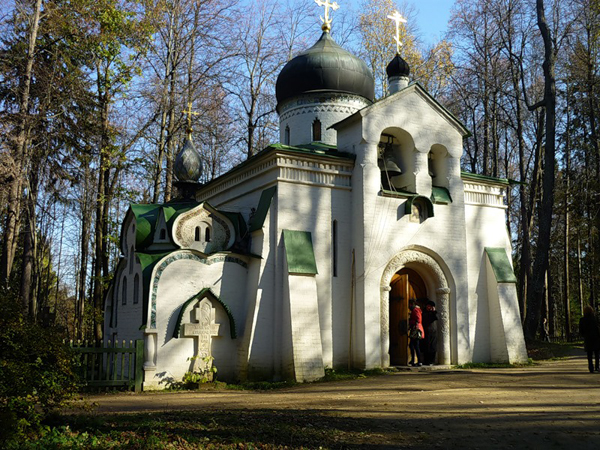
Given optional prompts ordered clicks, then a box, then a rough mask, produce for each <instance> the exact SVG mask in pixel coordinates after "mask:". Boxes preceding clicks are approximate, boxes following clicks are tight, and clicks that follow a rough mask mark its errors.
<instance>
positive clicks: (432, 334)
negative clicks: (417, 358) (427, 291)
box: [421, 300, 438, 366]
mask: <svg viewBox="0 0 600 450" xmlns="http://www.w3.org/2000/svg"><path fill="white" fill-rule="evenodd" d="M437 320H438V317H437V311H436V310H435V302H433V301H432V300H427V303H425V310H424V311H423V329H424V330H425V339H422V340H421V354H422V355H423V359H424V360H425V365H426V366H427V365H429V366H432V365H434V364H435V354H436V352H437V323H436V322H437Z"/></svg>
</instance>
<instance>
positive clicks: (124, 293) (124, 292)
mask: <svg viewBox="0 0 600 450" xmlns="http://www.w3.org/2000/svg"><path fill="white" fill-rule="evenodd" d="M121 303H122V304H123V305H126V304H127V277H123V286H122V291H121Z"/></svg>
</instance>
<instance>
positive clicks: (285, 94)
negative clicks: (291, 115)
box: [275, 32, 375, 103]
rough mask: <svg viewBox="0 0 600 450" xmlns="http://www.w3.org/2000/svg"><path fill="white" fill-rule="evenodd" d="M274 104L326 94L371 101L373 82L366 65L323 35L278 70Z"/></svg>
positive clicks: (373, 88)
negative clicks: (350, 95) (304, 96)
mask: <svg viewBox="0 0 600 450" xmlns="http://www.w3.org/2000/svg"><path fill="white" fill-rule="evenodd" d="M275 89H276V93H277V103H281V102H283V101H284V100H287V99H289V98H292V97H294V96H296V95H300V94H306V93H310V92H319V91H329V92H343V93H350V94H356V95H360V96H362V97H365V98H366V99H368V100H370V101H373V99H374V98H375V82H374V80H373V75H372V74H371V71H370V70H369V68H368V67H367V65H366V64H365V63H364V62H363V61H362V60H360V59H359V58H357V57H356V56H354V55H353V54H351V53H349V52H347V51H346V50H344V49H343V48H342V47H340V46H339V45H338V44H336V43H335V41H334V40H333V39H332V38H331V36H330V35H329V33H327V32H325V33H323V34H322V35H321V38H320V39H319V40H318V41H317V42H316V44H315V45H313V46H312V47H311V48H309V49H308V50H306V51H305V52H303V53H300V54H299V55H298V56H296V57H295V58H293V59H291V60H290V61H288V63H287V64H286V65H285V66H284V67H283V69H282V70H281V72H280V74H279V77H277V84H276V87H275Z"/></svg>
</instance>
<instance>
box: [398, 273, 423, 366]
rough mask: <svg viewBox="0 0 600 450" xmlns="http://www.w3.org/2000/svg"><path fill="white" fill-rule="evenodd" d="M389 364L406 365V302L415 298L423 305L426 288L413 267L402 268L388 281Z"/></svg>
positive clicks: (407, 316)
mask: <svg viewBox="0 0 600 450" xmlns="http://www.w3.org/2000/svg"><path fill="white" fill-rule="evenodd" d="M390 288H391V289H390V301H389V318H390V320H389V324H390V350H389V352H390V365H392V366H406V365H408V357H409V352H408V318H409V315H410V314H409V310H408V302H409V301H410V300H413V299H414V300H416V301H417V304H419V306H421V308H423V307H424V305H425V302H426V300H427V288H426V287H425V282H424V281H423V279H422V278H421V276H420V275H419V274H418V273H417V272H416V271H414V270H413V269H408V268H404V269H402V270H400V271H399V272H397V273H395V274H394V275H393V276H392V281H391V283H390Z"/></svg>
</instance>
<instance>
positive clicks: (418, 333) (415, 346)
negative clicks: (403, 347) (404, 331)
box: [408, 299, 425, 366]
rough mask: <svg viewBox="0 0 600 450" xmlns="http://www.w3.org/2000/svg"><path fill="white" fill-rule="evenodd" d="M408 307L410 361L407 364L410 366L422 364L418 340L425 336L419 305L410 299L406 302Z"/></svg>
mask: <svg viewBox="0 0 600 450" xmlns="http://www.w3.org/2000/svg"><path fill="white" fill-rule="evenodd" d="M408 309H409V310H410V318H409V319H408V327H409V328H408V330H409V331H408V337H409V338H410V343H409V344H408V347H409V348H410V362H409V363H408V364H410V365H411V366H422V365H423V363H422V362H421V349H420V346H419V341H420V340H422V339H423V338H424V337H425V331H424V330H423V320H422V316H423V313H422V311H421V308H420V307H419V305H417V302H416V301H415V300H412V299H411V300H410V301H409V302H408ZM415 354H416V359H415Z"/></svg>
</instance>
